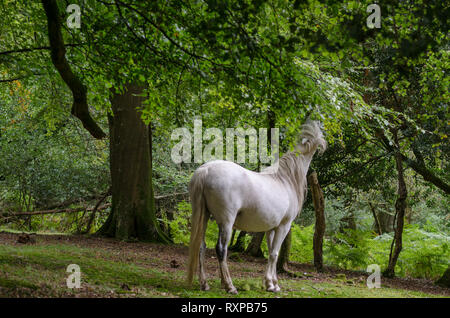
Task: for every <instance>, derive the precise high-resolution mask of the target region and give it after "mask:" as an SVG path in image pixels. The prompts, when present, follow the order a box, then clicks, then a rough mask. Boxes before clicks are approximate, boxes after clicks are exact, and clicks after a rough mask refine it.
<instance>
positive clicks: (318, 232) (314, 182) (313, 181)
mask: <svg viewBox="0 0 450 318" xmlns="http://www.w3.org/2000/svg"><path fill="white" fill-rule="evenodd" d="M308 183H309V186H310V187H311V195H312V199H313V203H314V212H315V215H316V224H315V230H314V240H313V249H314V266H315V267H316V270H317V271H318V272H321V271H323V255H322V249H323V236H324V234H325V200H324V197H323V192H322V189H321V188H320V184H319V180H318V179H317V173H316V172H315V171H313V172H312V173H311V174H310V175H309V176H308Z"/></svg>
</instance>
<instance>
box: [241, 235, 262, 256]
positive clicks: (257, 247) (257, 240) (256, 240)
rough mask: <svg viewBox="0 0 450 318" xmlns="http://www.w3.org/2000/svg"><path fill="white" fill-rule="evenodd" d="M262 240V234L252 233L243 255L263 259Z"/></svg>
mask: <svg viewBox="0 0 450 318" xmlns="http://www.w3.org/2000/svg"><path fill="white" fill-rule="evenodd" d="M263 239H264V232H259V233H252V240H251V241H250V244H248V246H247V249H246V250H245V253H246V254H248V255H251V256H254V257H263V256H264V254H263V252H262V250H261V243H262V240H263Z"/></svg>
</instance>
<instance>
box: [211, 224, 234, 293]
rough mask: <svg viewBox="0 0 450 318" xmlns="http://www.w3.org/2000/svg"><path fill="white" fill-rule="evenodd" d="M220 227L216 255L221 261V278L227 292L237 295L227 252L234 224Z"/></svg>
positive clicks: (220, 225)
mask: <svg viewBox="0 0 450 318" xmlns="http://www.w3.org/2000/svg"><path fill="white" fill-rule="evenodd" d="M218 225H219V239H218V240H217V245H216V253H217V259H218V260H219V268H220V278H221V280H222V285H223V286H224V287H225V290H226V291H227V292H229V293H230V294H237V290H236V288H235V287H234V286H233V282H232V280H231V275H230V272H229V270H228V265H227V251H228V243H229V242H230V238H231V232H232V227H233V226H232V224H226V225H224V224H218Z"/></svg>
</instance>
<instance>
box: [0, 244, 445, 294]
mask: <svg viewBox="0 0 450 318" xmlns="http://www.w3.org/2000/svg"><path fill="white" fill-rule="evenodd" d="M123 255H124V254H123V253H122V251H121V250H120V249H111V248H103V247H101V246H99V247H84V246H79V245H74V244H67V243H63V242H62V243H58V244H55V243H50V244H33V245H17V244H15V245H9V244H3V243H0V297H17V296H18V297H245V298H259V297H269V298H271V297H312V298H315V297H407V298H411V297H438V296H439V295H433V294H427V293H423V292H418V291H411V290H402V289H393V288H384V287H382V288H380V289H368V288H367V287H366V285H365V281H364V280H361V279H359V280H358V279H354V280H348V279H329V280H326V281H315V280H312V279H300V278H292V279H286V278H284V279H281V281H280V285H281V287H282V292H281V293H278V294H273V293H268V292H266V291H265V290H264V289H263V284H262V277H259V278H254V277H248V278H246V275H245V273H243V274H242V276H241V277H240V278H235V279H234V283H235V286H236V287H237V289H238V291H239V294H238V295H228V294H227V293H225V292H224V291H223V289H221V287H220V280H219V279H217V278H216V279H210V280H209V282H210V286H211V290H210V291H208V292H202V291H200V290H199V286H198V283H196V284H194V286H193V287H188V286H186V284H185V282H184V279H185V272H184V269H183V268H179V269H176V270H175V269H174V270H172V271H165V270H164V269H163V268H161V267H160V266H157V265H158V262H160V261H161V260H159V259H158V258H157V257H156V258H154V257H152V256H151V255H147V256H146V257H143V256H142V255H140V256H138V257H136V258H134V259H133V260H129V261H128V260H126V257H125V258H123V257H122V258H120V257H119V256H123ZM69 264H78V265H79V266H80V268H81V288H80V289H69V288H67V285H66V279H67V277H68V276H69V275H70V273H67V272H66V268H67V266H68V265H69ZM242 277H244V278H242Z"/></svg>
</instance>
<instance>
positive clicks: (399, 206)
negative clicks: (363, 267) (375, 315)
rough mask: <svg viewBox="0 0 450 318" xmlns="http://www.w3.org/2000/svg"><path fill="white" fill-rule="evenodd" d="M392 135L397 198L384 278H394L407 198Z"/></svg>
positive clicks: (398, 153) (395, 134) (398, 150)
mask: <svg viewBox="0 0 450 318" xmlns="http://www.w3.org/2000/svg"><path fill="white" fill-rule="evenodd" d="M393 135H394V139H395V143H396V146H397V151H396V152H395V154H394V157H395V164H396V168H397V178H398V198H397V201H396V202H395V221H394V223H395V232H394V239H393V241H392V244H391V251H390V254H389V264H388V267H387V268H386V270H385V271H384V272H383V276H385V277H394V276H395V265H396V264H397V260H398V256H399V255H400V252H401V250H402V236H403V224H404V219H405V210H406V199H407V197H408V191H407V188H406V183H405V178H404V175H403V160H402V155H401V153H400V149H399V144H398V140H397V133H396V132H394V134H393Z"/></svg>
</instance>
